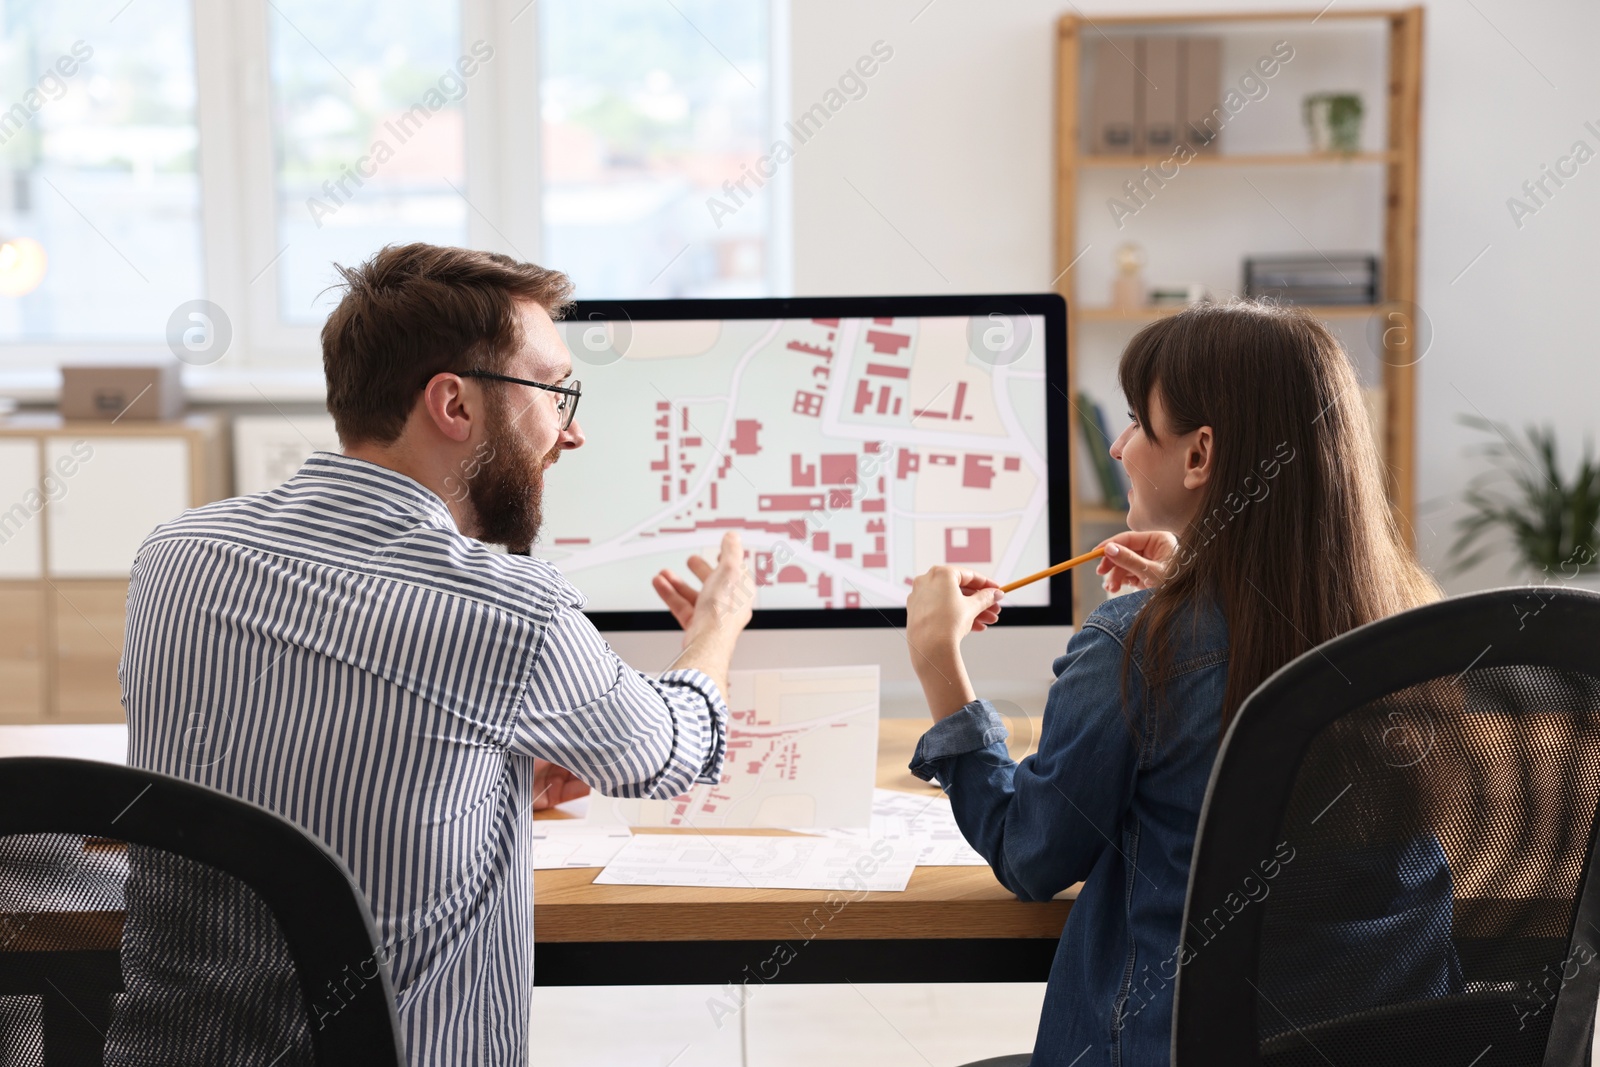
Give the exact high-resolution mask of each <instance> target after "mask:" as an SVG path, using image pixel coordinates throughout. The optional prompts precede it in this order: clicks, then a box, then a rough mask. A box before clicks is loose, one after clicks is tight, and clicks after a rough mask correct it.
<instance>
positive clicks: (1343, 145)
mask: <svg viewBox="0 0 1600 1067" xmlns="http://www.w3.org/2000/svg"><path fill="white" fill-rule="evenodd" d="M1300 106H1301V117H1302V118H1303V119H1304V120H1305V124H1306V132H1307V133H1309V134H1310V135H1311V150H1312V151H1313V152H1343V153H1345V154H1346V155H1351V154H1353V153H1355V152H1359V151H1360V150H1361V114H1362V107H1361V97H1360V96H1358V95H1357V94H1355V93H1310V94H1308V95H1307V96H1306V98H1305V99H1304V100H1303V101H1302V102H1301V105H1300Z"/></svg>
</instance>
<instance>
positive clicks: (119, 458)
mask: <svg viewBox="0 0 1600 1067" xmlns="http://www.w3.org/2000/svg"><path fill="white" fill-rule="evenodd" d="M189 447H190V443H189V440H188V439H187V438H184V437H152V436H139V437H105V436H98V435H97V436H93V437H81V438H78V439H73V438H71V437H66V436H62V437H50V438H47V439H46V443H45V465H46V466H45V479H46V483H47V484H49V483H50V481H51V479H56V482H55V485H57V486H59V497H58V498H57V499H54V500H53V501H52V502H51V504H50V522H49V526H48V529H49V534H48V549H49V567H50V574H51V575H52V576H53V577H58V578H117V577H126V576H127V574H128V571H129V569H130V568H131V567H132V566H133V557H134V553H136V552H137V551H138V549H139V545H140V544H141V543H143V541H144V539H145V538H146V537H149V536H150V532H151V531H152V530H154V529H155V528H156V527H157V526H160V525H161V524H162V523H164V522H166V521H168V520H169V519H173V518H176V517H177V516H178V515H179V514H181V513H182V512H183V511H184V509H185V508H187V507H189V503H190V492H189V484H190V469H189V464H190V457H189Z"/></svg>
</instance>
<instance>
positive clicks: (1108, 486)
mask: <svg viewBox="0 0 1600 1067" xmlns="http://www.w3.org/2000/svg"><path fill="white" fill-rule="evenodd" d="M1077 404H1078V425H1079V426H1080V427H1082V429H1083V446H1084V451H1085V452H1086V453H1087V454H1088V457H1089V460H1090V462H1091V464H1092V465H1093V466H1094V473H1095V481H1096V482H1098V483H1099V485H1100V493H1101V499H1102V500H1104V502H1105V504H1106V506H1107V507H1111V508H1116V509H1117V510H1119V511H1126V510H1127V509H1128V484H1127V482H1126V481H1125V480H1124V479H1125V477H1126V476H1125V475H1124V473H1123V470H1122V464H1120V463H1118V462H1117V461H1116V460H1114V459H1112V458H1111V451H1110V449H1111V435H1110V433H1109V432H1108V431H1107V430H1106V415H1105V412H1104V411H1103V410H1102V409H1101V407H1100V405H1099V404H1097V403H1095V402H1094V401H1093V400H1091V399H1090V398H1089V394H1088V393H1085V392H1083V391H1082V390H1081V389H1080V390H1079V391H1078V397H1077Z"/></svg>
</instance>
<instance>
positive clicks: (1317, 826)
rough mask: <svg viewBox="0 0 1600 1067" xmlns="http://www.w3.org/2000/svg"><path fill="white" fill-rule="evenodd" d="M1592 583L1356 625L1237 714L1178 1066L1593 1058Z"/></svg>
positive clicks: (1206, 817)
mask: <svg viewBox="0 0 1600 1067" xmlns="http://www.w3.org/2000/svg"><path fill="white" fill-rule="evenodd" d="M1597 801H1600V594H1595V593H1587V592H1581V591H1573V590H1563V589H1554V588H1520V589H1500V590H1494V591H1491V592H1486V593H1479V594H1474V595H1470V596H1462V597H1455V598H1452V599H1448V600H1444V601H1441V602H1439V603H1436V604H1432V605H1428V606H1426V607H1422V608H1418V609H1416V610H1414V611H1408V612H1405V613H1403V614H1401V615H1397V616H1395V617H1393V618H1389V619H1385V620H1382V621H1380V622H1376V623H1373V624H1371V625H1369V626H1364V627H1362V628H1360V629H1359V630H1355V631H1353V632H1351V633H1349V634H1346V635H1345V636H1343V637H1340V638H1338V639H1336V640H1334V641H1330V642H1328V643H1327V644H1324V645H1322V646H1321V647H1319V648H1317V649H1314V650H1313V651H1311V652H1309V653H1307V654H1306V655H1304V656H1301V657H1300V658H1299V659H1297V660H1295V661H1294V662H1293V663H1291V664H1289V665H1288V666H1286V667H1285V668H1284V669H1283V670H1281V671H1279V672H1278V673H1277V674H1275V675H1273V677H1272V678H1270V679H1268V681H1267V682H1266V683H1265V684H1264V685H1263V686H1262V687H1261V688H1260V689H1258V690H1256V692H1255V693H1253V694H1252V695H1251V696H1250V698H1249V700H1248V701H1246V702H1245V704H1244V706H1243V707H1242V708H1241V709H1240V710H1239V714H1238V716H1237V717H1236V719H1235V721H1234V723H1233V725H1232V727H1231V728H1230V730H1229V732H1228V735H1227V738H1226V740H1225V741H1224V743H1223V746H1222V750H1221V753H1220V755H1219V756H1218V759H1217V763H1216V766H1215V767H1214V768H1213V771H1212V777H1211V784H1210V788H1209V790H1208V793H1207V796H1206V802H1205V807H1204V809H1203V811H1202V813H1201V818H1200V834H1199V838H1198V840H1197V842H1196V845H1195V852H1194V863H1193V866H1192V868H1191V871H1190V881H1189V893H1188V904H1187V907H1186V909H1185V916H1184V934H1185V943H1184V944H1185V951H1184V952H1183V953H1182V955H1181V956H1180V959H1179V964H1180V966H1179V972H1178V979H1177V990H1176V1005H1175V1009H1174V1020H1173V1062H1174V1064H1175V1065H1176V1067H1191V1065H1193V1064H1212V1063H1227V1064H1232V1065H1237V1067H1246V1065H1250V1064H1269V1065H1272V1067H1299V1065H1301V1064H1306V1065H1313V1064H1314V1065H1317V1067H1328V1065H1329V1064H1334V1065H1337V1067H1343V1065H1345V1064H1361V1065H1363V1067H1372V1065H1384V1064H1396V1065H1399V1064H1405V1065H1407V1067H1412V1065H1417V1064H1448V1065H1451V1067H1469V1065H1470V1067H1501V1065H1520V1064H1527V1065H1541V1064H1542V1065H1544V1067H1557V1065H1563V1067H1565V1065H1571V1067H1578V1065H1579V1064H1584V1065H1587V1064H1588V1062H1589V1043H1590V1036H1591V1033H1592V1031H1593V1027H1594V1018H1595V1002H1596V997H1597V994H1600V876H1597V875H1596V873H1595V871H1594V867H1593V863H1592V857H1593V854H1594V847H1595V846H1594V842H1595V830H1596V817H1595V816H1596V804H1597Z"/></svg>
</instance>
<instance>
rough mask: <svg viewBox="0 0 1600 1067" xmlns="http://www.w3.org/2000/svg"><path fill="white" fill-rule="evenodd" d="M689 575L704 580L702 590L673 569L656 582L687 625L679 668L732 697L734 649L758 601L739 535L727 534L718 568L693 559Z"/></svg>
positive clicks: (660, 593) (658, 591)
mask: <svg viewBox="0 0 1600 1067" xmlns="http://www.w3.org/2000/svg"><path fill="white" fill-rule="evenodd" d="M689 571H690V573H692V574H693V575H694V576H695V577H696V578H699V579H700V588H699V589H696V588H695V587H694V586H692V585H690V584H689V583H688V582H686V581H684V580H683V579H682V578H680V577H678V576H677V575H676V574H674V573H672V572H671V571H669V570H664V571H662V572H661V573H660V574H658V575H656V576H655V579H654V581H652V582H651V584H652V585H653V586H654V587H655V590H656V594H657V595H658V596H660V597H661V599H662V600H663V601H664V602H665V603H666V605H667V609H668V610H669V611H671V612H672V617H673V618H675V619H677V620H678V625H679V626H682V627H683V655H681V656H679V657H678V659H677V660H676V661H675V665H676V666H678V667H681V668H692V669H694V670H697V671H701V672H703V673H704V674H706V675H708V676H709V677H710V678H711V680H712V681H713V682H715V683H716V685H717V688H718V689H720V690H722V691H723V692H724V693H726V692H727V691H728V668H729V666H730V665H731V664H732V662H733V645H734V642H735V641H737V640H738V638H739V635H740V634H741V633H743V632H744V628H745V626H746V625H748V624H749V622H750V615H751V613H752V611H753V609H754V607H755V600H756V585H755V580H754V579H753V578H752V577H751V576H750V569H749V568H748V567H746V566H745V561H744V545H743V544H741V543H740V541H739V535H738V534H737V533H735V532H734V531H732V530H729V531H728V532H727V533H726V534H724V535H723V537H722V548H721V550H720V551H719V552H718V553H717V565H716V566H715V567H713V566H712V565H711V564H709V563H707V562H706V561H705V560H703V559H701V558H700V557H699V556H691V557H690V558H689Z"/></svg>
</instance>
